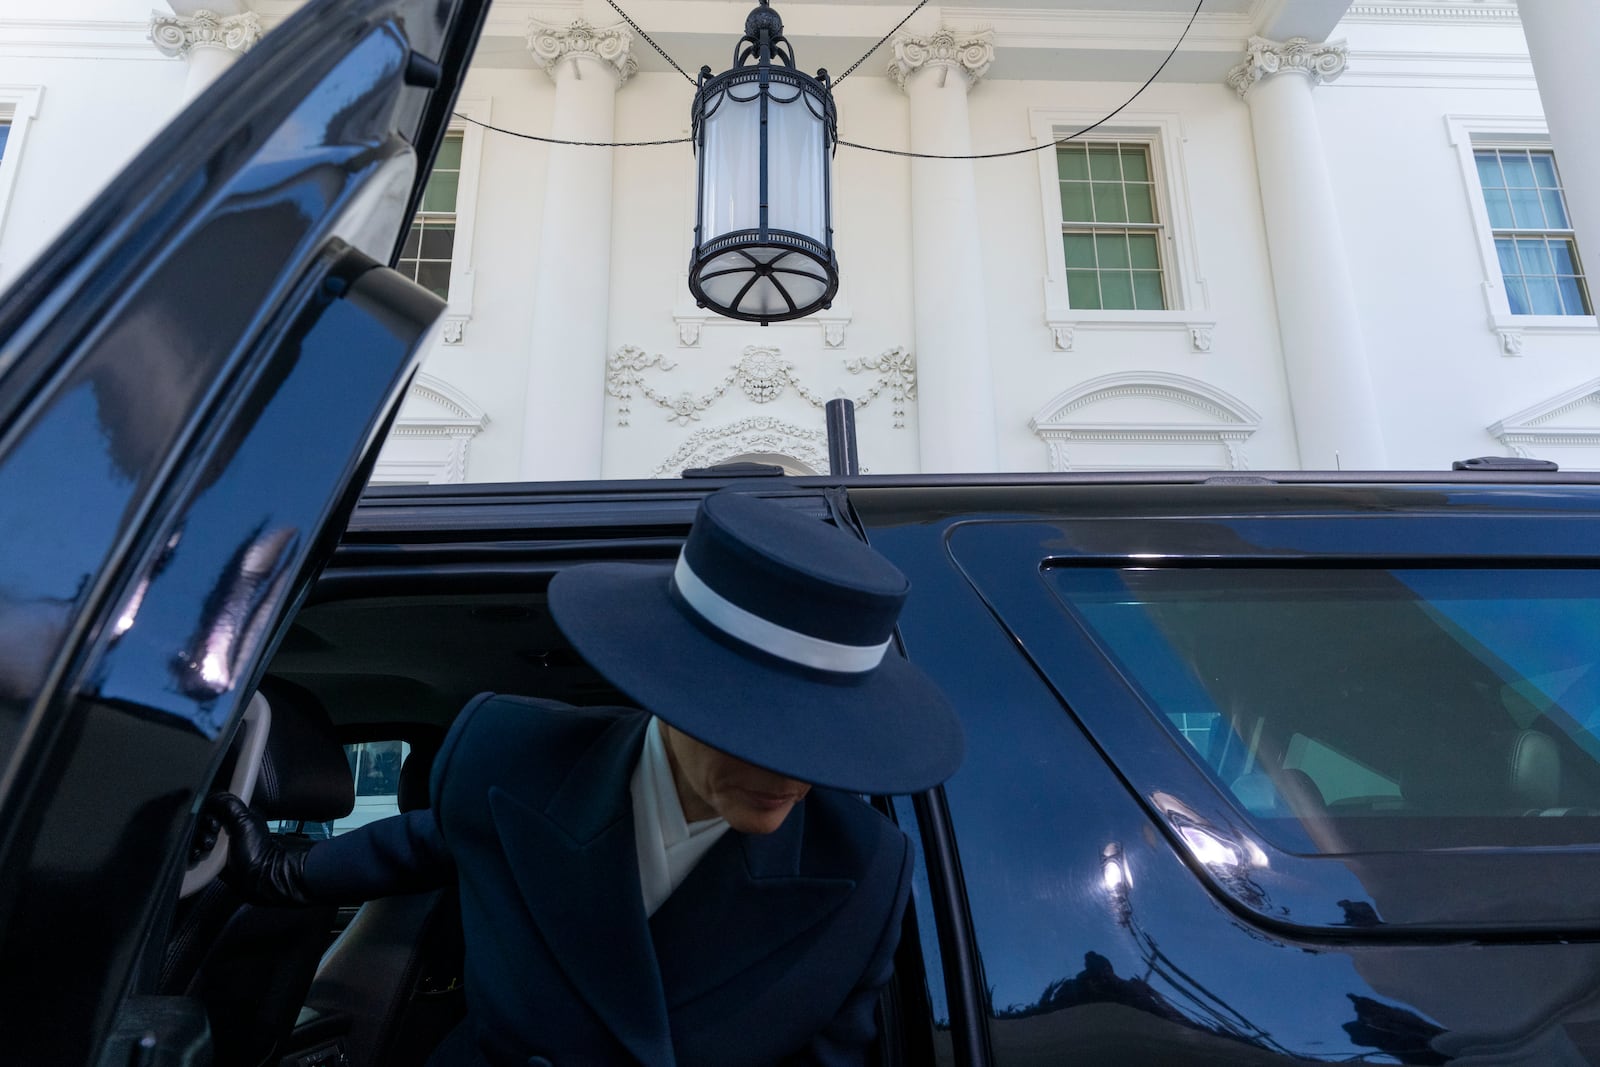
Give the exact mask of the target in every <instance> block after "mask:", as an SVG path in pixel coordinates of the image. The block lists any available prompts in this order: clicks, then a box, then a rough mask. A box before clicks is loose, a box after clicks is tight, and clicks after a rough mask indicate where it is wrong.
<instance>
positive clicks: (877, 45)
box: [833, 0, 928, 144]
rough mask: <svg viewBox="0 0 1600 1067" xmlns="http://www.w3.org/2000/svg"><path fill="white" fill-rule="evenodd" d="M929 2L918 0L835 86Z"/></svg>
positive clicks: (835, 80) (853, 71) (851, 65)
mask: <svg viewBox="0 0 1600 1067" xmlns="http://www.w3.org/2000/svg"><path fill="white" fill-rule="evenodd" d="M927 2H928V0H917V6H916V7H914V8H912V9H911V11H910V13H909V14H907V15H906V17H905V18H903V19H901V20H900V21H899V22H897V23H895V25H894V29H892V30H890V31H889V32H888V33H886V34H884V35H883V36H882V37H880V38H878V43H877V44H875V45H873V46H872V47H871V48H869V49H867V54H866V55H864V56H862V57H861V58H860V59H858V60H856V61H855V62H854V63H852V64H850V66H849V68H848V69H846V70H845V72H844V73H843V74H841V75H839V76H838V77H837V78H835V79H833V84H835V85H838V84H839V83H840V82H842V81H844V80H845V79H846V78H848V77H850V75H852V74H854V73H855V71H856V68H857V67H859V66H861V64H863V63H865V62H866V61H867V59H868V58H869V57H870V56H871V55H872V53H874V52H876V51H877V50H878V49H880V48H882V47H883V42H885V41H887V40H888V39H889V38H891V37H893V36H894V35H895V34H897V33H899V32H900V27H901V26H904V25H905V24H906V23H908V22H910V21H911V16H912V15H915V14H916V13H917V12H918V11H921V10H922V7H923V5H924V4H926V3H927ZM839 143H840V144H843V143H844V142H843V141H840V142H839Z"/></svg>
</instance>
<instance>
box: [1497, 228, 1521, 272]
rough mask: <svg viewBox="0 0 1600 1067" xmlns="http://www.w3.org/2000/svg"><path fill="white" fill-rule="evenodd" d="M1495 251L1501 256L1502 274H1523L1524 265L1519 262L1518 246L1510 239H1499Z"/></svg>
mask: <svg viewBox="0 0 1600 1067" xmlns="http://www.w3.org/2000/svg"><path fill="white" fill-rule="evenodd" d="M1494 250H1495V251H1496V252H1497V253H1499V255H1500V273H1501V274H1505V275H1507V276H1510V275H1516V274H1521V273H1522V264H1521V263H1520V262H1518V260H1517V244H1516V242H1515V241H1513V240H1512V239H1511V238H1509V237H1498V238H1496V239H1495V242H1494Z"/></svg>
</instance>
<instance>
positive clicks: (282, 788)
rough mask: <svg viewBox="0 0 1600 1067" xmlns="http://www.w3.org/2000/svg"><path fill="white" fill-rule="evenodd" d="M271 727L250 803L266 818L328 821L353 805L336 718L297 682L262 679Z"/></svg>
mask: <svg viewBox="0 0 1600 1067" xmlns="http://www.w3.org/2000/svg"><path fill="white" fill-rule="evenodd" d="M261 692H262V695H263V696H265V697H266V698H267V703H268V704H269V705H270V706H271V709H272V729H271V730H270V731H269V732H268V734H267V750H266V752H265V753H264V754H263V755H262V757H261V775H260V778H259V779H258V780H257V782H256V792H255V797H254V798H253V799H252V801H251V806H252V807H254V808H255V809H256V810H257V811H259V812H260V813H261V814H262V815H263V816H264V817H266V818H268V819H294V820H305V821H308V822H330V821H332V820H334V819H340V818H343V817H344V816H346V815H349V814H350V811H351V809H353V808H354V807H355V803H356V792H355V779H354V777H353V776H352V775H351V773H350V761H349V760H348V759H347V758H346V757H345V753H344V746H343V745H341V744H340V743H339V737H338V735H337V734H336V733H334V730H333V722H332V721H331V720H330V719H329V718H328V713H327V712H326V711H324V710H323V707H322V705H321V703H320V702H318V700H317V699H316V697H314V696H312V695H311V694H310V693H309V692H307V691H306V690H304V689H301V688H300V687H299V686H293V685H288V684H286V683H282V682H264V683H263V684H262V687H261Z"/></svg>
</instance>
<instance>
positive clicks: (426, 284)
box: [417, 261, 450, 300]
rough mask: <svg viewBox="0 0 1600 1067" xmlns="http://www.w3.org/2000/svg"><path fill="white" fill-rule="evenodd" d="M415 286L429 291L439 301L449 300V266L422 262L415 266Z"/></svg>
mask: <svg viewBox="0 0 1600 1067" xmlns="http://www.w3.org/2000/svg"><path fill="white" fill-rule="evenodd" d="M417 284H419V285H421V286H422V287H423V288H424V289H430V290H432V291H433V293H434V294H435V295H436V296H438V297H439V299H441V300H449V299H450V264H448V263H429V262H427V261H423V262H421V263H418V264H417Z"/></svg>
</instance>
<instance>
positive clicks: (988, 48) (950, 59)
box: [889, 26, 994, 89]
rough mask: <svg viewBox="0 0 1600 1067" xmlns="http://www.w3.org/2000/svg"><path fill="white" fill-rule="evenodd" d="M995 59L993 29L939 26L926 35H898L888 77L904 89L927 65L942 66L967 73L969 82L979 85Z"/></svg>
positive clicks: (969, 83)
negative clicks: (968, 29)
mask: <svg viewBox="0 0 1600 1067" xmlns="http://www.w3.org/2000/svg"><path fill="white" fill-rule="evenodd" d="M993 62H994V31H993V30H979V31H976V32H969V31H963V30H952V29H951V28H950V27H948V26H940V27H939V29H938V30H937V31H936V32H934V33H930V34H928V35H927V36H926V37H914V36H911V35H909V34H907V35H905V36H902V37H896V38H895V39H894V58H893V59H891V60H890V61H889V77H890V78H893V79H894V83H895V84H896V85H898V86H900V88H902V89H904V88H905V87H906V79H907V78H909V77H911V75H913V74H915V73H916V72H917V71H919V70H922V69H923V68H924V67H943V68H945V69H946V70H959V71H961V72H962V73H963V74H965V75H966V76H967V83H968V85H977V84H978V80H979V79H981V78H982V77H983V76H984V74H985V73H987V72H988V70H989V64H991V63H993Z"/></svg>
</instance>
